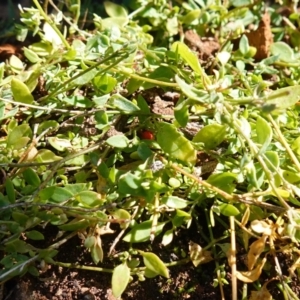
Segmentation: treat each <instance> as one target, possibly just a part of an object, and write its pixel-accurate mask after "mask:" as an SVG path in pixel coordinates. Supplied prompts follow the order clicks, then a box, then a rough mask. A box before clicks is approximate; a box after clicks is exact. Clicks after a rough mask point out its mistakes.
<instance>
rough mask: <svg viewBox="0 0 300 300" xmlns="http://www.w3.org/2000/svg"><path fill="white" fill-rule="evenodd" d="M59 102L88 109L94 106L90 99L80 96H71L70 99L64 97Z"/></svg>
mask: <svg viewBox="0 0 300 300" xmlns="http://www.w3.org/2000/svg"><path fill="white" fill-rule="evenodd" d="M61 101H63V102H65V103H68V104H69V105H70V106H75V107H83V108H90V107H93V106H94V103H93V102H92V101H91V100H90V99H88V98H86V97H84V96H82V95H73V96H70V97H64V98H62V100H61Z"/></svg>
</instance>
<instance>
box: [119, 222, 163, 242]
mask: <svg viewBox="0 0 300 300" xmlns="http://www.w3.org/2000/svg"><path fill="white" fill-rule="evenodd" d="M165 224H166V222H163V223H158V224H157V227H156V231H155V234H156V235H159V234H160V233H161V232H162V230H163V228H164V226H165ZM151 228H152V220H148V221H145V222H143V223H140V224H136V225H134V226H133V228H132V229H131V230H130V231H129V232H128V233H127V234H126V236H125V237H124V238H123V241H125V242H128V243H141V242H146V241H149V239H150V232H151Z"/></svg>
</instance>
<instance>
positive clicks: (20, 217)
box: [11, 211, 29, 226]
mask: <svg viewBox="0 0 300 300" xmlns="http://www.w3.org/2000/svg"><path fill="white" fill-rule="evenodd" d="M11 215H12V218H13V220H15V221H16V222H17V223H19V224H20V225H21V226H25V224H26V222H27V221H28V219H29V217H28V216H27V215H26V214H23V213H21V212H18V211H14V212H12V214H11Z"/></svg>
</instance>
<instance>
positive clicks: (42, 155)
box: [34, 149, 62, 163]
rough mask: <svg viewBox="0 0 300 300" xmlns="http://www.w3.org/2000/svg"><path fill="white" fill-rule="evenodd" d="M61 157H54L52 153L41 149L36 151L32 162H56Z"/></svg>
mask: <svg viewBox="0 0 300 300" xmlns="http://www.w3.org/2000/svg"><path fill="white" fill-rule="evenodd" d="M61 159H62V157H61V156H57V155H55V154H54V153H53V152H52V151H50V150H48V149H41V150H39V151H38V154H37V155H36V156H35V158H34V160H36V161H37V162H42V163H47V162H49V163H51V162H54V161H57V160H61Z"/></svg>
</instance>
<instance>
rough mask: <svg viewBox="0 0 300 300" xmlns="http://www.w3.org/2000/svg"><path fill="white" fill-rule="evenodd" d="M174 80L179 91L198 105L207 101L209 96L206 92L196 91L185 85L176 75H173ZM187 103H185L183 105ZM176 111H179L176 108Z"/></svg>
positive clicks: (192, 87)
mask: <svg viewBox="0 0 300 300" xmlns="http://www.w3.org/2000/svg"><path fill="white" fill-rule="evenodd" d="M175 80H176V82H177V84H178V85H179V87H180V89H181V91H182V92H183V93H184V94H185V95H186V96H187V97H188V98H189V99H192V100H195V101H197V102H198V103H206V102H208V101H209V94H208V93H207V92H206V91H203V90H198V89H196V88H195V87H194V86H192V85H190V84H187V83H186V82H185V81H184V80H182V79H181V78H180V77H179V76H178V75H175ZM188 103H189V102H186V101H185V105H187V104H188ZM177 109H179V108H178V107H177Z"/></svg>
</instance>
